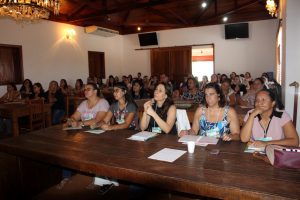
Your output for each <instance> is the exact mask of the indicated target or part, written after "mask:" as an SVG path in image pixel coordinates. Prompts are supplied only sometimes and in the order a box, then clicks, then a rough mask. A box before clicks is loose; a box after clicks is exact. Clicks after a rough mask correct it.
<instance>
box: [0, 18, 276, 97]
mask: <svg viewBox="0 0 300 200" xmlns="http://www.w3.org/2000/svg"><path fill="white" fill-rule="evenodd" d="M277 23H278V22H277V20H265V21H256V22H250V23H249V30H250V38H249V39H240V40H225V39H224V25H215V26H205V27H195V28H185V29H176V30H167V31H160V32H158V36H159V44H160V46H161V47H166V46H180V45H192V44H208V43H214V44H215V58H216V60H215V61H216V63H215V67H216V69H215V71H216V72H220V73H227V74H228V73H230V72H231V71H236V72H237V73H244V72H246V71H250V72H252V74H253V76H254V77H256V76H259V75H260V74H261V73H262V72H265V71H274V66H275V39H276V37H275V36H276V30H277ZM68 28H73V29H74V30H75V31H76V36H75V38H74V39H73V40H67V39H66V38H65V31H66V30H67V29H68ZM0 44H14V45H22V47H23V68H24V78H30V79H31V80H32V81H33V82H37V81H39V82H41V83H42V84H43V86H44V88H46V89H47V87H48V83H49V81H51V80H57V81H59V80H60V79H61V78H66V79H67V81H68V82H69V84H71V85H74V82H75V80H76V79H77V78H82V79H83V80H84V81H85V80H86V78H87V76H88V55H87V51H89V50H90V51H104V52H105V64H106V76H108V75H110V74H113V75H119V76H120V75H123V74H125V75H128V74H132V75H134V76H135V75H136V74H137V72H141V73H142V74H148V75H149V74H150V53H149V50H140V51H136V50H135V49H138V48H140V46H139V44H138V36H137V34H132V35H126V36H116V37H112V38H105V37H100V36H97V35H89V34H85V33H84V30H83V28H82V27H76V26H71V25H67V24H62V23H56V22H51V21H41V22H39V23H34V24H30V23H29V24H20V23H16V22H15V21H13V20H10V19H4V18H0ZM4 91H5V87H3V86H2V87H0V95H2V94H3V93H4Z"/></svg>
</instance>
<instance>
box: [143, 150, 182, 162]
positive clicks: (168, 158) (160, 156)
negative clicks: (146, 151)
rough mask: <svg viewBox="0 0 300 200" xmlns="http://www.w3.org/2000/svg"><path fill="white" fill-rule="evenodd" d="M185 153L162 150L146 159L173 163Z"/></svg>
mask: <svg viewBox="0 0 300 200" xmlns="http://www.w3.org/2000/svg"><path fill="white" fill-rule="evenodd" d="M185 153H186V151H182V150H177V149H170V148H164V149H162V150H160V151H159V152H157V153H155V154H153V155H152V156H150V157H148V158H150V159H153V160H160V161H165V162H174V161H175V160H176V159H178V158H179V157H180V156H182V155H183V154H185Z"/></svg>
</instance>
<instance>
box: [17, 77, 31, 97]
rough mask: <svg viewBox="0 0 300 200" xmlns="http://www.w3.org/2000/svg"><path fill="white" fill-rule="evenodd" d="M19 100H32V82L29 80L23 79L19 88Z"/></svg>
mask: <svg viewBox="0 0 300 200" xmlns="http://www.w3.org/2000/svg"><path fill="white" fill-rule="evenodd" d="M20 94H21V99H32V98H33V87H32V82H31V80H29V79H25V80H24V81H23V84H22V86H21V88H20Z"/></svg>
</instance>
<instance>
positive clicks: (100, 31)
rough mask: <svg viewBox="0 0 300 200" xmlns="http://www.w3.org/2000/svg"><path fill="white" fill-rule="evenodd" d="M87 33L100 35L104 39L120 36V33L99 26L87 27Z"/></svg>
mask: <svg viewBox="0 0 300 200" xmlns="http://www.w3.org/2000/svg"><path fill="white" fill-rule="evenodd" d="M85 32H86V33H89V34H95V35H100V36H103V37H112V36H116V35H119V31H115V30H112V29H108V28H103V27H98V26H87V27H85Z"/></svg>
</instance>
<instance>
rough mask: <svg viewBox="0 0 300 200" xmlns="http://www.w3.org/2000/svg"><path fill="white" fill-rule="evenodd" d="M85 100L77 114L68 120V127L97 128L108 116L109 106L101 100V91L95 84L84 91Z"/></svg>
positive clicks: (88, 85) (90, 84) (87, 85)
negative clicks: (96, 125)
mask: <svg viewBox="0 0 300 200" xmlns="http://www.w3.org/2000/svg"><path fill="white" fill-rule="evenodd" d="M84 95H85V97H86V99H87V100H84V101H83V102H82V103H81V104H80V105H79V106H78V108H77V110H76V111H75V113H74V114H73V115H72V116H71V117H70V120H68V122H67V125H69V126H72V127H78V126H92V127H93V126H95V124H96V123H97V122H100V121H101V120H103V118H104V116H105V115H106V113H107V111H108V109H109V104H108V102H107V101H106V100H105V99H104V98H100V97H99V96H100V91H99V89H98V87H97V85H96V84H95V83H91V82H90V83H87V84H86V85H85V89H84Z"/></svg>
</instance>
